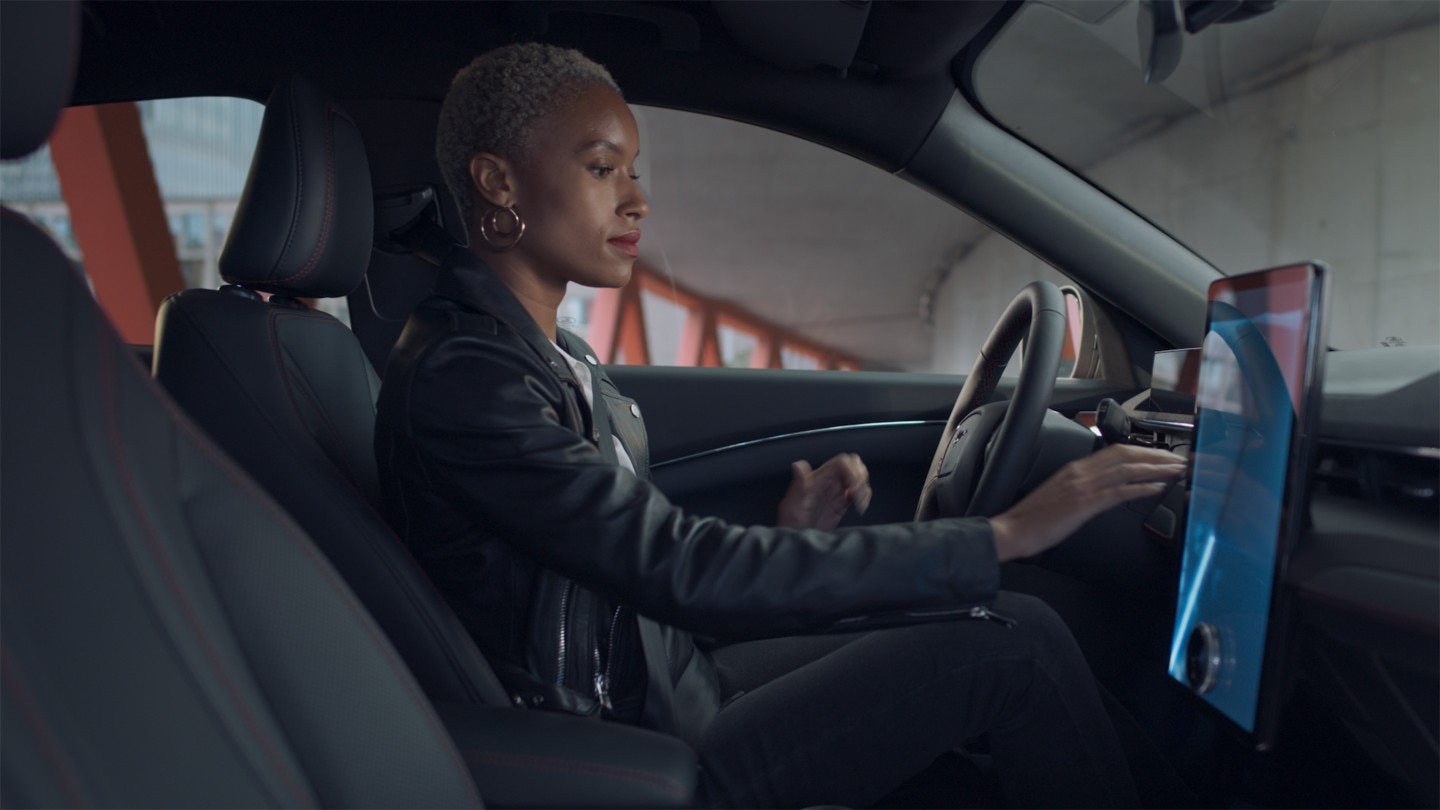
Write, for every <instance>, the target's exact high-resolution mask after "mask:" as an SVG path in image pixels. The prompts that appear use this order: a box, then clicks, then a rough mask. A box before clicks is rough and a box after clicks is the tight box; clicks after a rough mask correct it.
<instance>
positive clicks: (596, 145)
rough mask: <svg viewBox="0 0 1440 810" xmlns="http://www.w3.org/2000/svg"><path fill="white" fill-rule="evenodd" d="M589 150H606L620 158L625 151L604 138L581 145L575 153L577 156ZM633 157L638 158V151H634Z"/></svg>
mask: <svg viewBox="0 0 1440 810" xmlns="http://www.w3.org/2000/svg"><path fill="white" fill-rule="evenodd" d="M591 149H606V150H609V151H611V152H614V153H615V154H617V155H620V156H622V157H623V156H624V155H625V150H624V149H621V148H620V145H619V144H617V143H615V142H614V141H607V140H605V139H604V138H599V139H596V140H593V141H590V142H589V143H585V144H581V145H580V146H579V147H577V148H576V149H575V153H576V154H579V153H581V152H589V151H590V150H591ZM635 157H640V150H638V149H637V150H635Z"/></svg>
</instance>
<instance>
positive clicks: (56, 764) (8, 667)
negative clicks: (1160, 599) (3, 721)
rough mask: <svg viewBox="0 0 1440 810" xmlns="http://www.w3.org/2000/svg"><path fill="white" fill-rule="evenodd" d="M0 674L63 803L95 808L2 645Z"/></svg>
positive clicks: (37, 703) (0, 649)
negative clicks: (52, 774) (56, 783)
mask: <svg viewBox="0 0 1440 810" xmlns="http://www.w3.org/2000/svg"><path fill="white" fill-rule="evenodd" d="M0 672H4V673H5V685H6V686H7V687H9V689H10V691H11V693H12V694H13V695H14V696H15V704H16V705H17V706H18V707H19V708H20V714H22V715H23V716H24V718H25V724H26V725H27V726H29V727H30V730H31V731H33V732H35V737H36V738H37V741H38V742H39V743H40V753H41V754H42V755H43V756H44V757H45V761H46V762H47V763H49V764H50V767H51V768H53V769H54V771H55V775H56V776H57V777H59V780H60V787H61V790H62V792H63V793H64V794H65V800H66V801H67V802H69V803H70V804H72V805H74V806H76V807H92V806H94V803H93V802H91V801H90V797H89V796H87V795H86V794H85V789H84V788H82V787H81V786H80V780H79V779H78V778H76V776H75V769H74V767H72V766H71V764H70V761H69V760H68V759H66V758H65V752H64V751H62V750H61V748H60V741H59V740H57V739H56V738H55V735H54V734H52V733H50V728H49V726H48V725H47V724H46V722H45V716H44V715H43V714H42V713H41V712H40V703H39V701H37V700H36V699H35V695H34V694H33V693H31V691H30V687H29V686H28V685H27V684H26V682H25V677H24V676H23V675H21V674H20V668H19V667H18V666H16V665H15V661H14V660H13V659H12V658H11V657H10V655H9V653H8V651H7V650H6V649H5V646H4V644H0Z"/></svg>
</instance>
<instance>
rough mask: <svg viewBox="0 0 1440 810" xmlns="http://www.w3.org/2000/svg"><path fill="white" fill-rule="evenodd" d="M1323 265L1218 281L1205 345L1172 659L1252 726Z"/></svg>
mask: <svg viewBox="0 0 1440 810" xmlns="http://www.w3.org/2000/svg"><path fill="white" fill-rule="evenodd" d="M1314 273H1315V271H1314V268H1312V267H1310V266H1309V265H1299V266H1295V267H1287V268H1279V269H1277V270H1270V271H1264V272H1263V273H1259V274H1251V275H1249V276H1239V277H1235V278H1230V279H1224V280H1221V281H1219V282H1216V283H1215V284H1214V285H1212V287H1211V290H1210V309H1209V314H1208V318H1207V325H1206V334H1205V342H1204V345H1203V347H1202V350H1201V360H1200V376H1199V383H1198V386H1197V391H1196V394H1197V397H1196V404H1197V413H1196V422H1195V428H1196V432H1195V446H1194V448H1193V454H1192V467H1191V481H1190V503H1189V515H1188V522H1187V524H1186V529H1185V546H1184V551H1183V557H1182V561H1181V574H1180V588H1179V599H1178V603H1177V605H1176V614H1175V626H1174V632H1173V635H1172V637H1171V646H1170V661H1169V671H1170V675H1171V676H1172V677H1174V678H1175V679H1177V680H1179V681H1180V682H1181V683H1185V684H1187V685H1189V686H1191V687H1192V688H1195V689H1196V691H1197V692H1199V693H1200V695H1201V697H1202V699H1204V700H1206V701H1207V702H1209V703H1210V704H1211V705H1212V706H1214V707H1215V708H1216V709H1218V710H1220V711H1221V712H1222V713H1224V714H1225V715H1226V716H1227V717H1229V718H1230V719H1231V720H1232V721H1234V722H1235V723H1236V724H1237V725H1239V726H1240V727H1241V728H1243V729H1245V730H1246V731H1247V732H1252V733H1253V732H1254V731H1255V725H1256V716H1257V710H1258V708H1259V702H1260V688H1261V673H1262V669H1263V665H1264V660H1265V647H1266V640H1267V632H1268V628H1269V623H1270V621H1269V620H1270V606H1271V596H1272V592H1273V589H1274V582H1275V571H1276V565H1277V560H1278V553H1279V550H1280V546H1279V543H1280V538H1281V532H1282V530H1283V529H1282V517H1283V509H1284V505H1285V497H1284V493H1285V487H1286V476H1287V473H1288V471H1289V464H1290V459H1291V457H1292V453H1291V443H1292V439H1293V438H1294V431H1295V426H1296V425H1297V424H1298V417H1299V416H1300V414H1299V412H1298V411H1297V403H1303V402H1304V397H1303V392H1304V391H1305V384H1306V362H1307V357H1308V355H1309V347H1308V343H1307V340H1308V339H1309V333H1310V328H1309V327H1310V319H1311V317H1312V316H1311V315H1310V312H1311V305H1312V303H1313V302H1312V301H1311V296H1312V294H1313V292H1312V291H1313V287H1314V284H1313V281H1314ZM1197 627H1198V628H1199V630H1197ZM1197 636H1203V637H1205V643H1204V644H1198V643H1197ZM1197 671H1203V672H1204V673H1205V675H1204V676H1203V678H1202V677H1201V676H1199V675H1197ZM1200 680H1204V686H1203V688H1201V687H1199V681H1200Z"/></svg>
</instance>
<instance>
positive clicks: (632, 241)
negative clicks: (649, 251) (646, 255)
mask: <svg viewBox="0 0 1440 810" xmlns="http://www.w3.org/2000/svg"><path fill="white" fill-rule="evenodd" d="M610 244H611V245H613V246H614V247H615V249H616V250H618V251H620V252H621V253H624V254H625V255H626V256H629V257H630V258H632V259H633V258H635V257H636V256H639V255H640V232H639V231H631V232H629V233H627V234H625V235H623V236H617V237H615V238H614V239H611V240H610Z"/></svg>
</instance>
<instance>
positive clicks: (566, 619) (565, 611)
mask: <svg viewBox="0 0 1440 810" xmlns="http://www.w3.org/2000/svg"><path fill="white" fill-rule="evenodd" d="M574 591H575V583H574V582H571V581H570V580H568V579H567V580H565V590H563V591H561V592H560V643H559V648H560V650H559V655H558V656H556V667H555V685H556V686H564V685H565V652H566V650H567V649H568V648H569V646H570V644H569V638H568V635H567V632H566V631H567V626H568V625H569V624H570V597H571V595H572V594H573V593H574Z"/></svg>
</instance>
